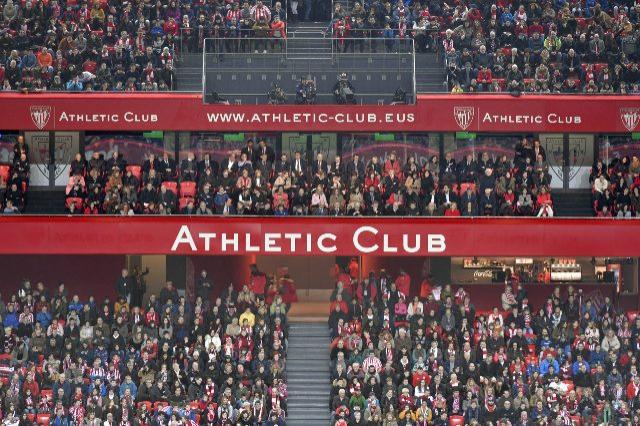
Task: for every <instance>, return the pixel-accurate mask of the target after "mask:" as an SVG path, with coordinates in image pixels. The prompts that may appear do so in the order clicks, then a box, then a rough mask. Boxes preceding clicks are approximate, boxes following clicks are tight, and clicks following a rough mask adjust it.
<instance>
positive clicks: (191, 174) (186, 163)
mask: <svg viewBox="0 0 640 426" xmlns="http://www.w3.org/2000/svg"><path fill="white" fill-rule="evenodd" d="M180 175H181V177H182V180H184V181H189V182H195V181H196V179H197V178H198V163H197V162H196V157H195V155H193V152H190V153H189V154H187V158H186V159H184V160H182V164H181V165H180Z"/></svg>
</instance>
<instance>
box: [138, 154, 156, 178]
mask: <svg viewBox="0 0 640 426" xmlns="http://www.w3.org/2000/svg"><path fill="white" fill-rule="evenodd" d="M159 167H160V162H159V161H158V159H157V158H156V156H155V154H149V158H147V159H146V160H145V162H144V163H142V174H143V175H144V176H146V175H148V174H149V171H150V170H155V171H156V172H157V171H158V169H159Z"/></svg>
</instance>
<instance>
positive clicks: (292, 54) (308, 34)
mask: <svg viewBox="0 0 640 426" xmlns="http://www.w3.org/2000/svg"><path fill="white" fill-rule="evenodd" d="M327 25H328V24H327V23H326V22H303V23H300V24H297V25H289V28H288V29H287V37H288V38H289V41H288V43H287V44H288V45H287V59H300V60H327V61H330V60H331V56H332V55H331V53H332V52H331V39H330V38H325V37H324V35H323V31H324V30H326V29H327Z"/></svg>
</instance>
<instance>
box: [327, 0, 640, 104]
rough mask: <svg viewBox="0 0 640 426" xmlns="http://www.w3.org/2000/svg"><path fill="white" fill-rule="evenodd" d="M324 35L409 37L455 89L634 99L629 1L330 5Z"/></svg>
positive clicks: (348, 45) (634, 27)
mask: <svg viewBox="0 0 640 426" xmlns="http://www.w3.org/2000/svg"><path fill="white" fill-rule="evenodd" d="M331 30H332V34H333V37H334V38H335V39H337V40H338V41H339V46H341V48H342V49H343V50H357V49H359V50H360V51H362V50H363V48H365V46H367V48H368V47H370V48H371V49H372V50H374V51H375V50H376V49H377V44H376V43H375V42H371V41H368V42H366V43H365V40H364V38H366V37H381V38H383V39H384V40H383V42H382V43H383V44H384V48H385V49H386V51H396V50H397V49H398V47H399V46H400V42H401V41H402V40H405V39H408V38H413V39H414V40H415V48H416V51H417V52H425V51H436V52H438V54H439V56H441V57H442V58H443V59H444V63H445V65H446V70H447V83H448V86H449V90H451V91H452V92H453V93H462V92H489V91H492V92H500V91H520V92H522V91H526V92H536V93H560V92H561V93H624V94H638V93H640V68H639V66H640V63H639V62H640V5H638V4H637V3H634V2H626V1H618V0H614V1H609V0H607V1H600V2H596V1H595V0H587V1H586V2H581V3H575V2H567V1H564V0H557V1H543V2H540V1H532V2H503V1H491V2H483V3H478V2H470V1H463V2H442V1H422V2H419V1H415V2H389V1H387V2H355V3H354V5H353V7H352V8H351V10H345V9H344V8H343V7H342V5H340V4H338V5H336V6H335V10H334V11H333V19H332V23H331Z"/></svg>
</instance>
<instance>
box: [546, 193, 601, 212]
mask: <svg viewBox="0 0 640 426" xmlns="http://www.w3.org/2000/svg"><path fill="white" fill-rule="evenodd" d="M551 196H552V197H553V207H554V216H560V217H585V216H586V217H590V216H593V206H592V202H591V190H588V189H585V190H575V189H573V190H571V191H557V190H553V191H552V192H551Z"/></svg>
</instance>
